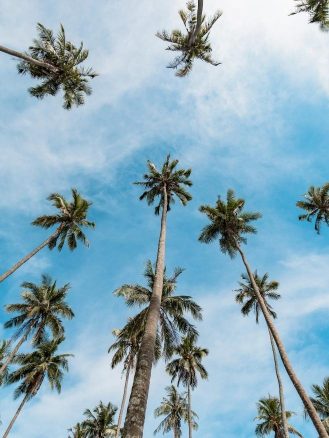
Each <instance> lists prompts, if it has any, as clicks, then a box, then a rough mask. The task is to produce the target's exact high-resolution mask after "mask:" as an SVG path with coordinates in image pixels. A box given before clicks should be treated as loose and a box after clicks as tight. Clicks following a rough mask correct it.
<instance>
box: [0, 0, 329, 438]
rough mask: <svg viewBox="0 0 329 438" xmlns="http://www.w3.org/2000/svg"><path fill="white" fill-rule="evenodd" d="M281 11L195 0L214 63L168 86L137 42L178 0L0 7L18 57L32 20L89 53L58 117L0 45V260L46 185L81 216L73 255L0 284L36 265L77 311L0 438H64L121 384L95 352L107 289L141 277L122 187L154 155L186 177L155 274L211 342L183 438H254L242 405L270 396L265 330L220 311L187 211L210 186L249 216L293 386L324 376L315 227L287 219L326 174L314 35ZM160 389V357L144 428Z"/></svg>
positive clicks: (328, 85) (152, 45)
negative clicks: (273, 289)
mask: <svg viewBox="0 0 329 438" xmlns="http://www.w3.org/2000/svg"><path fill="white" fill-rule="evenodd" d="M68 3H69V4H68ZM294 3H295V2H294V1H292V0H289V1H286V0H268V1H266V2H264V1H263V0H250V1H248V2H246V1H245V0H235V1H234V2H233V1H232V0H221V1H219V0H218V1H217V0H216V1H215V0H206V1H205V12H206V13H207V14H211V13H213V12H214V11H215V10H216V9H221V10H222V11H223V16H222V17H221V18H220V20H219V21H218V23H217V24H216V26H215V27H214V29H213V32H212V34H211V41H212V46H213V49H214V57H215V58H216V59H218V60H219V61H221V62H222V64H221V65H220V66H219V67H216V68H215V67H212V66H209V65H205V64H202V63H196V64H195V66H194V69H193V72H192V74H191V75H190V77H188V78H185V79H179V78H176V77H175V76H174V74H173V71H171V70H168V69H166V68H165V66H166V65H167V63H168V62H170V60H171V59H172V55H171V54H170V53H168V52H166V51H165V50H164V48H165V44H164V43H163V42H162V41H160V40H159V39H157V38H156V37H155V36H154V34H155V32H156V31H158V30H162V29H168V30H170V29H171V28H173V27H177V26H179V25H180V23H179V18H178V15H177V11H178V9H179V8H181V7H184V1H183V0H177V1H176V2H171V3H170V4H169V3H168V1H165V0H157V1H156V2H151V1H146V0H140V1H139V2H134V1H132V0H124V1H118V0H112V1H106V0H99V1H98V2H94V1H91V0H85V1H84V2H80V1H77V0H71V1H70V2H66V1H64V0H56V2H55V1H52V0H49V1H47V2H45V1H41V0H30V1H29V2H26V1H22V0H15V1H12V0H11V1H10V0H2V1H1V16H0V29H1V32H0V44H2V45H4V46H8V47H11V48H14V49H17V50H24V49H25V48H26V47H27V46H28V45H29V43H30V42H31V41H32V39H33V38H34V37H35V25H36V23H37V22H41V23H43V24H44V25H46V26H47V27H50V28H52V29H54V30H56V29H58V27H59V25H60V23H63V25H64V26H65V28H66V31H67V36H68V38H69V39H70V40H72V41H73V42H76V43H79V42H80V41H81V40H83V41H84V43H85V46H86V47H87V48H88V49H90V57H89V63H90V65H92V66H93V67H94V69H95V70H97V71H98V72H99V73H100V76H99V77H98V78H97V79H95V80H94V81H93V84H92V85H93V90H94V92H93V95H92V96H91V97H90V98H88V100H87V102H86V105H85V106H84V107H83V108H78V109H73V110H72V111H71V112H67V111H65V110H63V109H62V108H61V103H62V102H61V97H60V96H58V98H57V97H56V98H52V97H49V98H46V99H44V100H43V101H36V100H35V99H33V98H32V97H30V96H29V95H28V93H27V91H26V90H27V88H28V87H29V86H31V85H32V84H33V82H32V80H31V79H29V78H28V77H24V78H22V77H18V75H17V74H16V69H15V61H14V60H12V59H11V58H10V57H9V56H7V55H4V54H1V55H0V101H1V105H0V147H1V160H0V175H1V177H0V191H1V197H0V208H1V215H0V240H1V248H2V251H1V254H2V255H1V261H0V265H1V270H2V271H4V270H6V269H7V268H8V267H9V266H10V265H11V264H13V263H14V262H15V261H16V260H17V259H18V258H20V257H21V256H23V255H24V254H25V253H27V252H28V251H29V250H31V249H32V248H33V247H34V246H36V245H37V244H39V243H40V242H41V241H42V240H43V239H45V238H46V237H47V232H45V231H43V230H39V229H36V228H33V227H32V226H31V225H30V222H31V221H32V220H33V219H34V218H35V217H36V216H38V215H39V214H42V213H48V212H51V207H50V206H49V205H48V202H47V201H46V197H47V196H48V194H49V193H51V192H54V191H56V192H61V193H63V194H64V195H65V196H67V197H69V194H70V188H71V187H77V188H78V189H79V190H80V191H81V193H82V194H83V195H84V196H85V197H87V198H88V199H90V200H92V201H93V207H92V209H91V212H90V216H91V218H92V219H93V220H95V222H96V223H97V227H96V230H95V231H94V232H91V233H89V238H90V241H91V246H90V248H89V249H86V248H80V249H78V250H77V251H75V252H74V253H69V251H66V250H64V251H63V252H62V253H61V254H59V253H58V252H57V251H56V250H54V251H52V252H49V251H48V250H47V249H46V250H44V251H43V252H42V253H40V254H39V255H38V256H37V257H35V258H34V259H33V260H31V261H30V262H29V263H28V264H27V265H26V266H25V267H24V268H22V269H21V270H20V271H19V272H17V273H15V275H13V276H12V277H11V278H10V279H9V280H7V281H6V282H5V283H3V284H2V286H1V288H2V294H1V303H0V304H1V305H4V304H7V303H13V302H17V301H18V300H19V293H20V284H21V282H22V281H27V280H28V281H34V282H38V281H39V279H40V276H41V274H42V273H49V274H50V275H52V277H53V278H56V279H57V281H58V283H59V284H63V283H67V282H70V283H71V292H70V296H69V301H70V304H71V305H72V307H73V309H74V311H75V314H76V317H75V319H74V320H73V321H70V322H69V323H67V324H66V328H67V330H66V341H65V343H64V344H63V346H62V349H63V351H64V350H65V351H66V352H72V353H74V355H75V357H74V359H72V360H71V366H70V373H69V374H68V375H67V376H66V379H65V382H64V384H63V390H62V394H61V395H60V396H58V395H57V394H56V393H52V392H51V391H50V389H49V388H48V387H47V385H46V384H45V385H44V387H43V388H42V390H41V391H40V393H39V394H38V396H37V397H36V398H35V400H33V401H32V402H30V403H29V404H28V405H27V406H26V408H25V409H24V411H23V412H22V414H21V416H20V417H19V419H18V420H17V423H16V425H15V427H14V429H13V432H12V434H11V436H12V437H13V438H21V437H23V436H24V437H29V438H45V437H52V438H64V437H66V436H67V432H66V431H67V429H68V428H69V427H70V426H72V425H73V424H74V423H76V422H77V421H79V420H80V419H81V416H82V412H83V411H84V410H85V409H86V408H92V407H94V406H95V405H96V404H97V403H98V402H99V400H103V401H104V402H108V401H111V402H113V403H115V404H117V405H118V404H119V402H120V397H121V392H122V388H123V382H122V380H121V375H120V369H117V370H114V371H113V370H111V369H110V366H109V362H110V357H109V356H108V354H107V348H108V346H109V345H110V344H111V342H112V341H113V338H112V336H111V331H112V329H113V328H116V327H121V326H122V325H123V324H124V323H125V321H126V319H127V317H128V316H129V315H131V314H132V313H131V312H132V311H131V310H130V311H129V310H127V309H126V308H125V306H124V304H123V302H122V301H121V300H120V299H119V298H115V297H114V296H113V295H112V292H113V290H114V289H115V288H117V287H118V286H120V285H121V284H123V283H127V282H129V283H134V282H143V275H142V274H143V270H144V267H145V263H146V261H147V260H148V259H151V260H154V258H155V254H156V243H157V237H158V231H159V219H158V218H157V217H155V216H154V214H153V210H152V209H151V208H149V207H147V205H146V204H143V203H141V202H139V201H138V196H139V190H138V188H137V187H136V186H133V184H132V182H133V181H136V180H139V179H140V178H141V176H142V175H143V173H144V170H145V163H146V160H147V159H150V160H152V161H154V162H156V163H159V164H160V163H161V162H162V161H163V160H164V157H165V155H166V154H167V153H171V154H172V156H174V157H177V158H178V159H179V160H180V163H181V165H182V166H184V167H192V169H193V173H192V176H193V183H194V185H193V188H192V194H193V201H192V202H191V203H190V204H189V205H188V206H187V207H185V208H183V207H181V206H179V205H178V204H177V206H176V207H175V208H174V209H173V211H172V212H171V213H170V216H169V221H168V222H169V223H168V250H167V267H168V269H169V270H170V271H171V270H172V269H174V267H175V266H182V267H184V268H185V271H184V273H183V274H182V276H181V277H180V283H179V287H178V291H179V292H180V293H185V294H189V295H192V296H193V297H194V298H195V299H196V300H197V302H198V303H199V304H200V305H201V306H202V307H203V310H204V320H203V322H202V323H200V324H199V326H198V328H199V330H200V344H201V345H202V346H205V347H208V348H209V350H210V354H209V357H208V358H207V359H206V361H205V365H206V367H207V369H208V371H209V381H208V382H202V383H200V385H199V387H198V388H197V390H196V391H195V392H194V394H193V403H194V405H193V406H194V409H195V411H197V412H198V414H199V423H200V428H199V431H198V432H197V433H195V436H196V437H200V438H201V437H202V438H217V437H222V438H233V437H234V438H236V437H239V438H240V437H241V438H250V437H252V436H254V428H255V422H254V421H253V419H254V417H255V415H256V402H257V400H259V398H261V397H263V396H266V395H267V394H269V393H270V394H272V395H275V394H276V393H277V387H276V381H275V378H274V371H273V364H272V357H271V350H270V345H269V340H268V335H267V332H266V328H265V326H264V324H263V323H261V324H260V325H259V326H256V324H255V321H254V318H253V317H250V318H243V317H242V316H241V314H240V310H239V307H238V306H237V305H236V304H235V303H234V293H233V291H234V289H235V288H236V286H237V282H238V280H239V276H240V274H241V273H242V272H243V267H242V265H241V262H240V260H238V259H235V260H233V261H232V260H230V259H228V258H227V257H225V256H224V255H222V254H221V253H220V252H219V248H218V245H216V244H213V245H211V246H205V245H201V244H199V243H198V242H197V237H198V234H199V232H200V229H201V228H202V226H203V225H204V224H205V220H204V218H203V217H202V216H201V215H200V214H199V212H198V207H199V205H200V204H201V203H213V202H214V201H215V200H216V197H217V195H218V194H224V193H225V192H226V190H227V188H230V187H231V188H234V189H235V190H236V191H237V193H238V194H239V195H240V196H242V197H244V198H245V199H246V201H247V206H248V208H249V209H250V210H258V211H261V212H262V214H263V219H262V220H261V221H259V224H258V234H257V236H255V237H252V238H250V239H249V241H248V246H247V248H246V253H247V255H248V257H249V259H250V263H251V264H252V266H253V268H257V269H258V271H259V272H260V273H265V272H268V273H269V275H270V278H272V279H276V280H278V281H279V282H280V292H281V294H282V299H281V301H280V303H278V304H277V305H276V309H277V312H278V315H279V319H278V326H279V329H280V331H281V334H282V338H283V340H284V342H285V345H286V348H287V350H288V352H289V355H290V357H291V361H292V363H293V365H294V366H295V368H296V371H297V373H298V375H299V377H300V379H301V380H302V382H303V383H304V385H305V387H306V388H307V390H309V389H310V386H311V384H312V383H321V382H322V380H323V378H324V377H326V376H328V375H329V353H328V348H327V342H328V333H329V323H328V318H327V314H328V310H329V291H328V283H329V270H328V263H329V232H328V230H326V229H323V232H322V234H321V235H320V236H317V235H316V234H315V233H314V230H313V228H312V225H311V224H304V223H298V220H297V216H298V211H297V209H296V207H295V202H296V200H297V199H299V198H300V197H301V196H302V194H303V193H305V191H306V190H307V188H308V186H309V185H311V184H315V185H321V184H323V183H324V182H326V181H327V180H328V178H329V176H328V173H327V172H328V164H327V163H328V158H329V152H328V148H327V144H326V143H327V138H328V131H329V129H328V123H327V120H328V97H329V76H328V69H329V45H328V35H327V34H324V33H321V32H320V31H319V29H318V27H317V26H316V25H309V24H308V20H307V18H308V17H307V16H303V15H299V16H292V17H289V16H288V14H289V13H290V12H291V11H292V10H293V9H294V6H295V5H294ZM6 318H7V316H6V315H5V313H4V312H3V313H2V315H1V319H2V321H5V320H6ZM9 335H10V333H9V332H8V333H3V336H4V337H6V336H9ZM284 380H285V384H286V397H287V407H288V409H290V410H293V411H295V412H296V414H297V415H296V417H294V418H293V419H292V423H293V424H294V426H295V427H296V428H298V429H299V430H300V431H301V432H302V433H303V434H304V436H305V437H307V438H309V437H310V438H313V437H314V438H315V437H316V436H317V434H316V433H315V431H314V429H313V428H312V425H311V424H310V423H309V422H306V421H305V420H304V419H303V416H302V412H303V408H302V406H301V403H300V402H299V400H298V398H297V396H296V394H295V391H294V389H293V388H292V386H291V384H290V383H289V382H288V380H287V378H286V376H284ZM168 384H169V378H168V377H167V376H166V374H165V372H164V366H163V364H159V365H158V366H157V367H156V368H155V369H154V372H153V375H152V385H151V392H150V399H149V405H148V414H147V420H146V426H145V437H146V438H150V437H151V436H152V434H153V430H154V429H155V427H156V425H157V421H155V420H154V418H153V410H154V408H155V407H156V406H157V405H158V404H159V402H160V401H161V398H162V396H163V395H164V387H165V386H166V385H168ZM12 393H13V388H12V387H10V388H8V389H5V390H3V397H2V398H1V401H0V414H1V421H2V428H4V427H6V426H7V424H8V422H9V421H10V418H11V416H12V415H13V414H14V412H15V409H16V407H17V404H18V401H13V398H12Z"/></svg>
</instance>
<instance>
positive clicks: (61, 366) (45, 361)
mask: <svg viewBox="0 0 329 438" xmlns="http://www.w3.org/2000/svg"><path fill="white" fill-rule="evenodd" d="M63 341H64V337H60V338H56V339H53V340H52V341H45V342H41V343H40V344H38V346H37V347H36V350H35V351H33V352H32V353H27V354H18V355H17V356H15V358H14V361H13V362H14V363H15V364H17V365H20V366H19V368H18V369H17V370H15V371H13V372H12V373H10V374H9V376H8V384H12V383H17V382H20V385H19V386H18V387H17V388H16V390H15V392H14V397H15V398H17V397H19V396H20V395H22V394H24V395H27V396H28V398H32V397H33V396H35V395H36V393H37V392H38V390H39V389H40V386H41V385H42V382H43V380H44V379H45V378H47V379H48V382H49V384H50V387H51V389H56V390H57V392H58V393H60V391H61V387H62V380H63V377H64V371H68V357H70V356H72V355H71V354H59V355H56V354H55V353H56V352H57V349H58V346H59V345H60V343H61V342H63Z"/></svg>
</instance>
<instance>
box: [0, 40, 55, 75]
mask: <svg viewBox="0 0 329 438" xmlns="http://www.w3.org/2000/svg"><path fill="white" fill-rule="evenodd" d="M0 52H3V53H7V55H11V56H15V58H20V59H23V60H24V61H27V62H29V63H30V64H34V65H37V66H38V67H43V68H45V69H47V70H50V71H52V72H54V73H56V72H57V68H56V67H54V66H53V65H51V64H48V62H42V61H38V60H37V59H34V58H31V56H28V55H26V54H25V53H21V52H17V51H16V50H12V49H8V48H7V47H4V46H1V45H0Z"/></svg>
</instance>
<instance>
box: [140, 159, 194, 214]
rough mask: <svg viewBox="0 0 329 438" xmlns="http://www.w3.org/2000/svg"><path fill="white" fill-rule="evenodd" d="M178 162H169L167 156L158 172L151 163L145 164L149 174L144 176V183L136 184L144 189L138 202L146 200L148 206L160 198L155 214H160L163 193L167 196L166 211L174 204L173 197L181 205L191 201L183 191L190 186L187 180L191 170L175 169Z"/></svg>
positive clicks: (163, 198)
mask: <svg viewBox="0 0 329 438" xmlns="http://www.w3.org/2000/svg"><path fill="white" fill-rule="evenodd" d="M177 164H178V160H172V161H171V160H170V155H168V156H167V158H166V161H165V162H164V164H163V166H162V169H161V170H158V169H157V167H156V166H155V164H153V163H152V162H151V161H148V162H147V166H148V170H149V173H146V174H145V175H144V181H142V182H136V183H135V184H137V185H142V186H144V187H145V191H144V193H143V194H142V195H141V196H140V200H143V199H146V201H147V203H148V204H149V205H152V204H153V203H154V201H155V199H156V198H158V197H159V198H160V200H159V204H158V205H157V206H156V207H155V214H159V213H160V208H162V207H163V206H164V200H165V193H166V195H167V206H166V207H167V210H168V211H169V210H170V207H171V204H173V203H174V202H175V199H174V197H175V196H177V198H178V199H179V200H180V202H181V203H182V204H183V205H186V204H187V202H188V201H190V200H191V199H192V196H191V195H190V194H189V193H188V192H187V191H186V190H185V188H184V186H188V187H190V186H191V185H192V182H191V180H190V179H189V177H190V175H191V169H187V170H185V169H178V170H177V169H176V167H177Z"/></svg>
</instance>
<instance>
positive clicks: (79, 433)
mask: <svg viewBox="0 0 329 438" xmlns="http://www.w3.org/2000/svg"><path fill="white" fill-rule="evenodd" d="M68 432H70V435H69V437H68V438H86V435H85V432H84V430H83V424H82V423H77V424H76V425H75V426H73V427H72V428H71V429H69V430H68Z"/></svg>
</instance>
